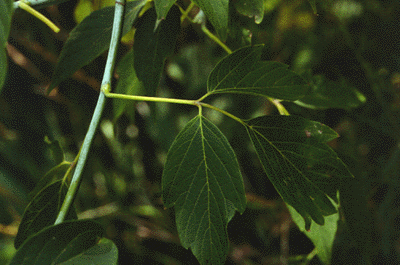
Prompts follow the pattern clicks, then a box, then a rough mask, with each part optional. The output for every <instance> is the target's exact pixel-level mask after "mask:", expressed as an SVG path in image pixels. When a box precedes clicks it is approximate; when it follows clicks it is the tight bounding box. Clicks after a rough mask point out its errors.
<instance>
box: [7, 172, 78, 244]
mask: <svg viewBox="0 0 400 265" xmlns="http://www.w3.org/2000/svg"><path fill="white" fill-rule="evenodd" d="M64 167H66V168H64ZM68 167H69V165H66V166H62V167H60V168H57V170H52V171H50V172H49V173H48V174H50V175H56V174H59V172H58V171H59V170H65V171H66V170H67V168H68ZM65 171H64V172H65ZM46 176H47V175H46ZM67 190H68V186H67V185H66V184H65V183H64V182H63V181H62V180H58V181H55V182H53V183H51V184H49V185H48V186H46V187H45V188H43V189H42V190H41V191H40V192H39V193H38V194H37V195H36V196H35V197H34V198H33V199H32V201H31V202H30V203H29V204H28V206H27V207H26V210H25V212H24V216H23V217H22V221H21V224H20V225H19V228H18V234H17V236H16V238H15V240H14V246H15V248H16V249H18V248H19V247H20V246H21V245H22V244H23V243H24V242H25V241H26V240H27V239H28V238H29V237H30V236H32V235H34V234H36V233H37V232H39V231H40V230H42V229H43V228H45V227H47V226H51V225H53V224H54V222H55V221H56V219H57V215H58V212H59V210H60V208H61V205H62V203H63V201H64V198H65V195H66V194H67ZM67 219H69V220H71V219H77V216H76V212H75V209H71V210H70V211H69V213H68V216H67Z"/></svg>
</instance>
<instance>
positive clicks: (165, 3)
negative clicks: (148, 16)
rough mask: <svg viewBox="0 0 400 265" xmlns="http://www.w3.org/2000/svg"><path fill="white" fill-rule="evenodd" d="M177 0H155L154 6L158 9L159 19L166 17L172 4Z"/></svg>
mask: <svg viewBox="0 0 400 265" xmlns="http://www.w3.org/2000/svg"><path fill="white" fill-rule="evenodd" d="M175 2H176V0H155V1H154V6H155V7H156V11H157V19H165V17H166V15H167V14H168V11H169V9H170V8H171V6H172V5H173V4H174V3H175Z"/></svg>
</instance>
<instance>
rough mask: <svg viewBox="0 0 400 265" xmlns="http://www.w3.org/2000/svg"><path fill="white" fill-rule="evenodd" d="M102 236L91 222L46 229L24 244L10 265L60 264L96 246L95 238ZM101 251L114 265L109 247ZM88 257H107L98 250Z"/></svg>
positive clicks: (54, 226) (69, 223)
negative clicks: (106, 251) (110, 257)
mask: <svg viewBox="0 0 400 265" xmlns="http://www.w3.org/2000/svg"><path fill="white" fill-rule="evenodd" d="M102 234H103V228H102V226H101V225H100V224H98V223H96V222H94V221H92V220H79V221H66V222H63V223H61V224H58V225H53V226H50V227H47V228H45V229H43V230H41V231H40V232H39V233H37V234H35V235H33V236H31V237H30V238H28V240H26V241H25V242H24V244H23V245H22V246H21V247H20V249H18V251H17V253H16V254H15V256H14V258H13V259H12V260H11V262H10V265H25V264H26V265H50V264H64V262H67V261H69V260H71V259H72V258H74V257H76V256H79V255H82V253H84V252H85V251H87V250H89V249H91V248H92V247H93V246H95V245H96V244H98V243H97V242H98V238H99V237H101V236H102ZM104 250H109V252H108V253H109V254H108V255H113V256H114V261H113V262H112V263H109V264H115V252H114V253H113V252H112V251H111V250H112V249H110V247H108V248H105V249H104ZM86 253H87V252H86ZM92 254H93V255H94V256H96V255H101V254H103V258H104V259H105V255H107V254H105V255H104V253H99V252H98V251H94V252H92ZM93 259H94V257H90V256H89V259H87V260H86V262H87V261H90V260H93ZM66 264H71V263H66ZM74 264H77V263H74ZM96 264H98V263H96Z"/></svg>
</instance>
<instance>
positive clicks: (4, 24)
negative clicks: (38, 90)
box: [0, 0, 13, 91]
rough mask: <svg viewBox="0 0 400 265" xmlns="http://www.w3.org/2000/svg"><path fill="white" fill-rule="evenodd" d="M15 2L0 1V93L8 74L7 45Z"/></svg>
mask: <svg viewBox="0 0 400 265" xmlns="http://www.w3.org/2000/svg"><path fill="white" fill-rule="evenodd" d="M12 3H13V1H11V0H3V1H0V91H1V88H2V87H3V84H4V81H5V78H6V73H7V55H6V51H5V48H6V44H7V40H8V34H9V33H10V25H11V16H12V14H13V8H12Z"/></svg>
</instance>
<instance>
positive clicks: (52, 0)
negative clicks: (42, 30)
mask: <svg viewBox="0 0 400 265" xmlns="http://www.w3.org/2000/svg"><path fill="white" fill-rule="evenodd" d="M67 1H69V0H24V2H25V3H26V4H28V5H30V6H34V7H35V9H40V8H43V7H46V6H51V5H56V4H61V3H64V2H67ZM20 2H21V1H18V2H14V3H13V7H14V9H17V8H19V7H20V5H19V4H20Z"/></svg>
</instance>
